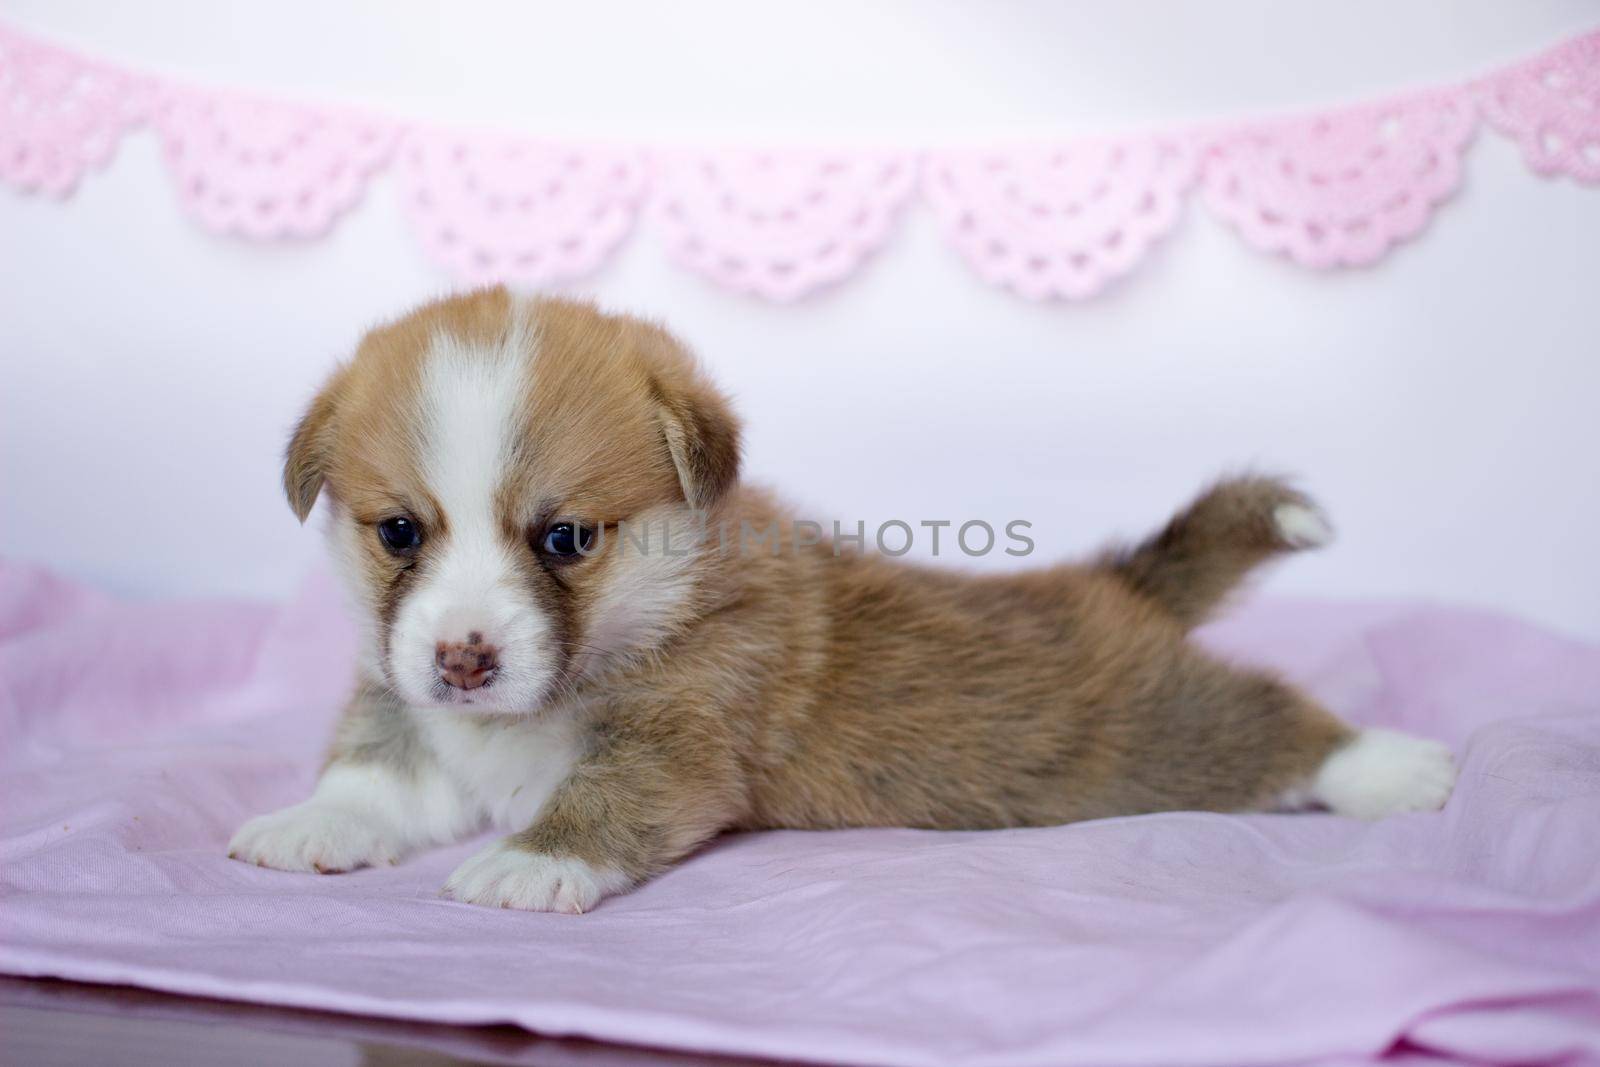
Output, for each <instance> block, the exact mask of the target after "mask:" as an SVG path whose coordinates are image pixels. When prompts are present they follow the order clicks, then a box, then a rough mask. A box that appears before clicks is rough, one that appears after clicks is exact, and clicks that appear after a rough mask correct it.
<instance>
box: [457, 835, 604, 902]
mask: <svg viewBox="0 0 1600 1067" xmlns="http://www.w3.org/2000/svg"><path fill="white" fill-rule="evenodd" d="M627 887H628V878H627V876H626V875H624V874H623V873H622V872H621V871H618V870H615V869H610V868H604V867H592V866H590V865H589V864H587V863H585V862H584V861H583V860H580V859H575V858H573V857H571V856H552V855H549V854H548V853H544V852H533V851H530V850H528V849H525V848H521V847H519V846H517V845H515V844H513V843H511V842H509V841H502V842H500V843H499V844H497V845H494V846H492V847H490V848H486V849H484V850H483V851H482V852H480V853H478V854H477V855H476V856H474V857H472V858H471V859H470V860H468V861H467V862H465V863H463V864H462V865H461V866H459V867H457V868H456V870H455V873H454V874H452V875H451V876H450V878H449V880H448V881H446V882H445V884H444V892H443V894H442V895H443V896H447V897H453V898H454V899H456V900H459V901H461V902H462V903H464V904H482V905H483V906H485V907H490V908H520V909H522V910H524V911H561V912H566V913H567V914H569V915H581V914H582V913H584V912H586V911H588V910H589V909H591V908H593V907H594V906H595V905H596V904H598V903H600V899H601V898H602V897H605V896H609V895H611V894H612V893H620V892H621V891H622V890H624V889H626V888H627Z"/></svg>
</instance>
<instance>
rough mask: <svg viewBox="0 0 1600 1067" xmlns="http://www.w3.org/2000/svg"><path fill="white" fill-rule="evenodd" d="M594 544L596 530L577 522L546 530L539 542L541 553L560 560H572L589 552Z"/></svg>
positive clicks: (558, 524)
mask: <svg viewBox="0 0 1600 1067" xmlns="http://www.w3.org/2000/svg"><path fill="white" fill-rule="evenodd" d="M593 543H594V530H593V529H591V528H590V527H588V526H579V525H578V524H577V523H575V522H558V523H556V524H555V525H554V526H552V527H550V528H549V529H547V530H545V532H544V539H543V540H541V541H540V542H539V551H541V552H543V553H544V554H545V555H547V556H555V557H556V558H558V559H571V558H573V557H575V556H579V555H582V554H583V553H585V552H587V551H589V546H590V545H591V544H593Z"/></svg>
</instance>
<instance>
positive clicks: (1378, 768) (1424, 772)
mask: <svg viewBox="0 0 1600 1067" xmlns="http://www.w3.org/2000/svg"><path fill="white" fill-rule="evenodd" d="M1455 784H1456V765H1455V761H1454V760H1453V759H1451V757H1450V750H1449V749H1448V748H1446V747H1445V746H1443V745H1441V744H1439V742H1437V741H1428V740H1425V739H1423V738H1420V737H1412V736H1410V735H1409V734H1402V733H1396V732H1395V731H1393V730H1362V731H1361V733H1359V734H1357V735H1356V738H1355V740H1354V741H1351V742H1350V743H1349V744H1348V745H1346V746H1345V747H1344V748H1341V749H1339V750H1338V751H1337V752H1335V753H1334V754H1333V755H1331V756H1329V757H1328V758H1327V760H1326V761H1325V762H1324V763H1323V764H1322V769H1321V770H1319V771H1318V772H1317V777H1316V781H1315V782H1314V783H1313V784H1312V787H1311V791H1312V795H1313V796H1315V797H1316V798H1317V799H1318V800H1320V801H1321V802H1322V803H1323V804H1325V805H1327V806H1328V808H1329V809H1330V810H1332V811H1334V812H1336V813H1337V814H1339V815H1351V816H1354V817H1355V818H1357V819H1381V818H1383V817H1384V816H1385V815H1398V814H1400V813H1402V812H1408V811H1438V810H1439V809H1440V808H1442V807H1444V805H1445V802H1446V801H1447V800H1449V799H1450V793H1451V791H1452V790H1454V788H1455Z"/></svg>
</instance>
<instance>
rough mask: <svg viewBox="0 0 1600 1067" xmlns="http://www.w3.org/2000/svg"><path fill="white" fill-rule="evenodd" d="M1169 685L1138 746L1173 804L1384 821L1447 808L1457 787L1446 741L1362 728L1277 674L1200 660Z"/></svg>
mask: <svg viewBox="0 0 1600 1067" xmlns="http://www.w3.org/2000/svg"><path fill="white" fill-rule="evenodd" d="M1169 681H1170V684H1171V685H1172V689H1170V690H1169V691H1168V692H1167V693H1166V694H1165V698H1166V699H1165V702H1164V705H1163V708H1162V712H1161V713H1160V714H1158V715H1156V716H1154V717H1152V718H1151V720H1150V721H1149V722H1148V724H1147V728H1148V729H1149V731H1150V732H1149V733H1148V734H1146V735H1145V736H1143V737H1142V738H1141V739H1140V740H1139V743H1138V751H1140V752H1141V753H1143V754H1144V759H1145V762H1143V767H1144V771H1145V781H1146V782H1149V783H1159V788H1160V789H1161V790H1162V791H1163V792H1164V794H1165V796H1164V798H1163V802H1162V805H1161V806H1163V807H1168V808H1184V807H1193V808H1203V809H1207V810H1212V811H1260V810H1278V811H1285V810H1303V809H1306V808H1326V809H1327V810H1329V811H1332V812H1333V813H1334V814H1336V815H1347V816H1350V817H1353V818H1358V819H1381V818H1383V817H1384V816H1386V815H1396V814H1400V813H1403V812H1417V811H1437V810H1438V809H1439V808H1441V807H1443V806H1444V803H1445V801H1446V800H1448V799H1449V797H1450V791H1451V789H1452V787H1453V786H1454V785H1455V777H1456V773H1455V766H1454V764H1453V762H1452V760H1451V757H1450V751H1449V749H1447V748H1446V747H1445V746H1444V745H1441V744H1439V743H1437V742H1435V741H1427V740H1424V739H1422V738H1418V737H1411V736H1409V735H1407V734H1402V733H1396V732H1394V731H1392V730H1381V729H1365V730H1362V729H1357V728H1355V727H1352V726H1350V725H1349V724H1347V723H1345V722H1343V721H1342V720H1340V719H1339V718H1338V717H1337V716H1336V715H1334V714H1333V713H1332V712H1330V711H1328V710H1327V709H1326V708H1324V707H1322V705H1320V704H1319V703H1317V701H1315V700H1313V699H1312V698H1311V697H1309V696H1307V695H1306V694H1304V693H1302V692H1300V691H1299V690H1298V689H1296V688H1295V687H1294V686H1291V685H1289V684H1287V683H1286V682H1284V681H1282V680H1281V679H1279V678H1276V677H1274V676H1273V675H1271V674H1269V673H1267V672H1264V671H1251V670H1239V669H1237V668H1234V667H1230V666H1226V665H1224V664H1221V663H1217V662H1215V661H1211V660H1200V661H1190V666H1189V668H1188V669H1187V670H1180V671H1177V672H1174V674H1173V676H1172V677H1171V679H1170V680H1169Z"/></svg>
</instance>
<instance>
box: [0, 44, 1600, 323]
mask: <svg viewBox="0 0 1600 1067" xmlns="http://www.w3.org/2000/svg"><path fill="white" fill-rule="evenodd" d="M1480 121H1483V122H1486V123H1487V124H1488V125H1489V126H1491V127H1492V128H1493V129H1495V130H1496V131H1498V132H1499V133H1501V134H1503V135H1504V136H1506V137H1508V138H1510V139H1512V140H1513V141H1515V142H1516V143H1517V144H1518V145H1519V146H1520V148H1521V150H1522V153H1523V155H1524V156H1525V157H1526V160H1527V163H1528V165H1529V167H1531V168H1532V169H1533V170H1534V171H1535V172H1537V173H1539V174H1542V175H1546V176H1560V175H1565V176H1567V177H1570V178H1572V179H1574V180H1576V181H1579V182H1584V183H1587V184H1592V185H1600V31H1594V32H1590V33H1587V34H1584V35H1582V36H1580V37H1577V38H1574V39H1572V40H1570V41H1567V42H1565V43H1563V44H1560V45H1558V46H1557V47H1555V48H1553V49H1550V50H1549V51H1547V52H1545V53H1544V54H1542V55H1539V56H1537V57H1534V58H1532V59H1529V60H1525V61H1523V62H1520V63H1517V64H1515V65H1513V66H1510V67H1508V68H1506V69H1504V70H1502V71H1500V72H1498V73H1495V74H1491V75H1489V76H1487V77H1484V78H1480V79H1478V80H1476V81H1473V82H1470V83H1468V84H1466V85H1462V86H1457V87H1450V88H1444V89H1440V90H1436V91H1432V92H1423V93H1413V94H1409V95H1402V96H1398V97H1395V98H1394V99H1390V100H1386V101H1381V102H1377V103H1371V104H1365V105H1361V106H1356V107H1348V108H1343V109H1337V110H1332V111H1328V112H1323V113H1317V114H1310V115H1304V116H1299V117H1289V118H1281V119H1271V120H1263V121H1253V122H1244V123H1239V124H1237V125H1234V126H1230V127H1224V128H1222V129H1220V130H1212V131H1209V132H1204V133H1197V132H1183V131H1179V132H1175V133H1170V134H1161V133H1155V134H1143V135H1130V136H1112V137H1085V138H1074V139H1063V140H1060V141H1051V142H1043V143H1032V144H1021V145H1010V146H997V147H984V148H949V149H932V150H929V151H926V152H914V151H909V150H898V149H838V150H820V149H799V148H769V149H764V150H756V149H734V148H730V149H722V148H697V149H690V148H677V149H673V148H669V149H665V150H661V151H657V152H654V153H649V154H647V152H646V150H645V149H643V148H641V147H633V146H628V145H602V144H589V143H583V142H579V141H572V142H567V141H551V140H540V139H536V138H530V137H524V136H516V135H509V134H495V133H484V132H476V131H470V130H458V129H448V128H439V127H422V126H414V125H410V124H407V123H403V122H401V121H399V120H395V119H390V118H386V117H382V116H373V115H365V114H361V113H358V112H355V111H352V110H349V109H345V108H339V107H328V106H320V105H314V104H304V103H288V102H282V101H273V100H269V99H264V98H258V97H254V96H248V95H244V94H240V93H234V92H227V91H223V90H212V89H204V88H196V87H191V86H183V85H179V84H176V83H171V82H167V81H163V80H161V79H158V78H154V77H150V76H146V75H142V74H135V73H129V72H127V71H124V70H122V69H120V68H118V67H116V66H113V65H110V64H106V63H102V62H99V61H98V60H95V59H92V58H86V57H84V56H81V55H79V54H77V53H75V52H73V51H71V50H68V49H65V48H62V47H59V46H57V45H54V44H51V43H49V42H47V41H43V40H39V39H37V38H34V37H33V36H31V35H30V34H27V33H24V32H21V31H18V30H15V29H11V28H8V27H5V26H0V182H4V183H5V184H8V185H10V186H12V187H13V188H15V189H18V190H20V191H22V192H27V193H35V192H36V193H42V194H44V195H47V196H53V197H66V196H68V195H70V194H71V193H72V192H73V191H74V190H75V189H76V188H77V187H78V185H79V183H80V182H81V181H82V180H83V178H84V176H85V175H86V174H87V173H88V172H90V171H91V170H94V169H96V168H99V167H102V166H104V165H105V164H106V163H107V161H108V160H109V159H110V158H111V156H112V155H113V154H114V152H115V151H116V148H117V146H118V143H119V142H120V140H121V137H122V135H123V134H124V133H125V132H126V131H127V130H129V129H131V128H132V127H134V126H137V125H140V124H145V123H148V124H149V125H151V126H152V127H153V128H154V131H155V133H156V134H157V136H158V137H159V138H160V140H161V143H162V146H163V149H164V153H165V158H166V161H167V164H168V168H169V169H170V171H171V173H172V175H173V178H174V180H175V182H176V183H177V186H178V195H179V197H180V200H181V202H182V204H183V206H184V208H185V210H186V211H187V212H188V213H189V214H190V215H192V216H193V217H194V218H195V219H197V220H198V221H199V222H200V223H201V224H202V225H203V226H205V227H206V228H207V229H208V230H211V231H213V232H216V233H223V234H231V235H235V236H239V237H245V238H250V239H256V240H268V239H281V238H311V237H317V236H320V235H322V234H325V233H327V232H328V231H329V230H330V229H331V228H332V226H333V225H334V224H335V223H336V222H337V221H338V220H339V218H340V217H341V216H342V215H343V214H344V213H346V212H348V211H349V210H350V209H351V208H353V207H354V206H355V205H356V204H357V203H358V202H359V201H360V199H361V198H362V196H363V195H365V193H366V190H367V186H368V184H369V183H370V181H371V180H372V179H373V178H374V177H375V176H376V175H377V174H378V173H379V172H381V171H383V170H385V169H386V168H388V167H389V166H391V164H394V165H395V166H396V169H397V170H398V172H399V179H400V183H401V186H402V202H403V204H404V208H405V212H406V216H407V218H408V220H409V221H410V222H411V224H412V226H413V227H414V228H415V230H416V232H417V235H418V238H419V240H420V242H421V244H422V247H423V249H424V251H425V253H426V254H427V255H428V256H429V257H430V258H431V259H433V260H434V261H435V262H437V263H438V264H439V265H440V266H441V267H443V268H444V269H445V270H446V271H448V272H449V273H450V274H451V275H453V276H454V277H455V278H457V279H458V280H460V281H463V282H467V283H487V282H508V283H512V284H515V285H519V286H528V287H538V286H545V285H551V284H557V283H561V282H568V281H572V280H574V279H578V278H582V277H585V276H587V275H591V274H593V273H594V272H595V271H596V270H598V269H599V268H600V267H601V266H602V265H603V264H604V263H605V262H606V260H607V259H608V257H609V256H610V255H611V254H612V253H613V252H615V251H616V249H617V248H619V247H620V246H621V244H622V242H623V241H625V240H626V239H627V237H628V236H629V234H631V233H632V231H633V229H634V226H635V225H636V224H637V222H638V218H639V215H640V213H641V212H642V211H643V210H644V209H645V207H646V205H647V204H648V206H649V208H650V214H651V218H652V220H653V222H654V223H655V228H656V229H657V231H658V232H659V234H660V235H661V237H662V238H663V240H664V241H665V243H666V246H667V251H668V253H669V254H670V255H671V257H672V258H673V259H674V260H676V261H677V262H678V263H680V264H682V265H683V266H685V267H687V268H688V269H690V270H692V271H694V272H696V273H697V274H700V275H702V276H703V277H705V278H708V279H710V280H711V281H713V282H715V283H717V284H718V285H721V286H723V287H725V288H728V289H732V290H735V291H738V292H743V293H749V294H752V295H754V296H758V297H761V298H764V299H768V300H774V301H792V300H798V299H801V298H803V297H805V296H807V295H809V294H812V293H815V292H817V291H818V290H820V289H823V288H825V287H827V286H829V285H832V284H834V283H836V282H839V281H840V280H842V279H844V278H846V277H848V276H849V275H851V274H853V273H854V272H856V271H857V270H859V269H860V268H861V266H862V265H863V264H864V263H865V262H866V260H868V259H869V258H871V257H872V256H873V255H874V254H875V253H877V252H878V251H879V250H880V249H881V248H882V247H883V246H884V244H885V243H886V242H887V241H888V239H889V237H890V236H891V234H892V233H893V231H894V228H895V226H896V224H897V222H898V219H899V216H900V213H901V211H902V210H903V208H904V207H905V206H906V204H907V203H908V202H909V201H910V199H911V197H912V196H913V194H916V195H917V196H919V197H920V198H921V200H922V201H923V202H924V203H925V204H926V205H927V206H928V208H929V210H930V211H931V212H932V214H933V216H934V218H935V220H936V221H937V223H938V225H939V227H940V229H941V230H942V232H943V233H944V236H945V238H946V240H947V241H948V242H949V244H950V245H951V246H952V247H953V248H954V249H955V250H956V251H957V253H958V254H959V255H960V256H961V257H962V258H963V259H964V260H965V261H966V262H967V263H968V264H969V265H970V267H971V268H972V269H973V271H975V272H976V273H977V274H978V275H979V276H980V277H981V278H983V279H984V280H985V281H988V282H990V283H991V284H993V285H996V286H1001V287H1004V288H1006V289H1009V290H1011V291H1012V292H1015V293H1017V294H1020V295H1021V296H1023V297H1026V298H1029V299H1034V300H1046V299H1056V300H1081V299H1086V298H1088V297H1092V296H1094V295H1096V294H1097V293H1100V292H1102V291H1103V290H1104V289H1105V288H1106V287H1107V286H1109V285H1111V284H1112V283H1113V282H1115V281H1116V280H1117V279H1119V278H1121V277H1122V276H1124V275H1126V274H1128V273H1130V272H1131V271H1133V270H1134V269H1135V268H1136V267H1138V266H1139V265H1140V264H1141V263H1142V262H1143V261H1144V260H1145V258H1146V257H1148V256H1149V255H1150V254H1151V251H1152V250H1153V249H1154V248H1155V246H1156V245H1157V244H1159V243H1160V242H1161V241H1162V240H1163V239H1164V238H1165V237H1167V236H1168V235H1169V234H1170V233H1171V232H1172V230H1173V229H1174V227H1175V226H1176V225H1177V223H1178V221H1179V219H1180V218H1181V217H1182V213H1183V209H1184V202H1185V199H1186V198H1187V197H1188V195H1189V194H1190V192H1191V190H1192V189H1194V187H1195V186H1196V185H1197V184H1198V185H1199V187H1200V195H1201V197H1202V199H1203V200H1204V202H1205V204H1206V206H1207V208H1208V209H1209V210H1210V211H1211V212H1212V213H1213V214H1214V215H1216V216H1217V217H1219V218H1221V219H1222V220H1224V221H1225V222H1226V223H1228V224H1229V225H1230V226H1231V227H1232V228H1233V229H1234V230H1235V231H1236V232H1237V233H1238V234H1239V236H1240V237H1241V238H1242V239H1243V240H1244V241H1245V242H1246V243H1247V244H1249V245H1250V246H1251V247H1253V248H1257V249H1260V250H1263V251H1267V252H1273V253H1277V254H1281V255H1283V256H1286V257H1288V258H1289V259H1291V260H1293V261H1294V262H1296V263H1299V264H1301V265H1303V266H1307V267H1313V268H1321V269H1326V268H1336V267H1353V266H1364V265H1367V264H1371V263H1374V262H1376V261H1377V260H1378V259H1380V258H1382V257H1383V256H1384V255H1385V254H1386V253H1387V252H1388V251H1389V250H1390V249H1391V248H1393V247H1394V246H1395V245H1396V244H1398V243H1400V242H1402V241H1405V240H1408V239H1410V238H1412V237H1415V236H1416V235H1417V234H1418V233H1420V232H1421V231H1422V229H1423V228H1424V227H1426V225H1427V224H1428V222H1429V221H1430V219H1431V218H1432V216H1433V214H1434V212H1435V211H1436V210H1437V209H1438V208H1439V206H1440V205H1441V204H1442V203H1443V202H1444V201H1445V200H1447V199H1448V198H1449V197H1450V196H1451V195H1452V194H1453V193H1454V192H1455V190H1456V189H1457V187H1458V186H1459V185H1460V182H1461V179H1462V157H1463V154H1464V153H1465V151H1466V149H1467V147H1468V145H1469V144H1470V143H1471V140H1472V138H1473V136H1474V134H1475V132H1476V129H1477V126H1478V124H1479V122H1480Z"/></svg>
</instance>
